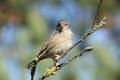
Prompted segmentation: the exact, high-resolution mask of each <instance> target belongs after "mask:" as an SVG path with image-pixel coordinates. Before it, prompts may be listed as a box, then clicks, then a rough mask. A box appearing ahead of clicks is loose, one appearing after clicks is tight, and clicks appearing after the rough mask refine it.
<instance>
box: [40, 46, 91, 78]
mask: <svg viewBox="0 0 120 80" xmlns="http://www.w3.org/2000/svg"><path fill="white" fill-rule="evenodd" d="M91 50H93V48H92V47H90V46H88V47H86V48H84V49H83V50H82V51H81V52H80V53H79V54H78V55H76V56H74V57H72V58H71V59H68V60H67V61H65V62H64V63H62V64H59V65H57V66H53V67H52V68H50V69H48V70H47V72H46V73H44V74H43V75H42V76H41V77H40V78H39V80H44V79H45V78H47V77H49V76H51V75H55V74H56V71H59V70H61V67H63V66H64V65H66V64H68V63H70V62H72V61H73V60H75V59H77V58H78V57H80V56H82V55H83V54H84V53H85V52H87V51H91Z"/></svg>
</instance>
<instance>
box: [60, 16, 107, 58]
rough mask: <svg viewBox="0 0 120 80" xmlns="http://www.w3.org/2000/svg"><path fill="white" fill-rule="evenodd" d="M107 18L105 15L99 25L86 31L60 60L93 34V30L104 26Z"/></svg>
mask: <svg viewBox="0 0 120 80" xmlns="http://www.w3.org/2000/svg"><path fill="white" fill-rule="evenodd" d="M105 19H106V17H104V18H103V19H102V20H101V22H100V23H99V24H98V25H94V27H93V28H92V29H90V30H89V31H88V32H87V33H85V34H84V35H83V36H82V37H81V38H80V40H79V41H77V42H76V43H75V44H74V45H73V46H72V47H70V48H69V49H68V50H67V51H66V52H64V53H63V55H62V56H61V57H60V58H59V60H61V59H62V58H63V57H64V56H65V55H66V54H67V53H68V52H69V51H70V50H71V49H72V48H74V47H75V46H76V45H77V44H79V43H80V42H83V40H84V39H85V38H86V37H87V36H89V35H91V34H92V33H93V32H95V31H96V30H98V29H100V28H102V27H103V26H104V25H105V24H106V22H105Z"/></svg>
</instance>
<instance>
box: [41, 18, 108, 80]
mask: <svg viewBox="0 0 120 80" xmlns="http://www.w3.org/2000/svg"><path fill="white" fill-rule="evenodd" d="M105 19H106V18H105V17H104V18H103V19H102V20H101V22H100V23H99V25H95V26H94V27H93V28H92V29H90V30H89V31H88V32H87V33H85V34H84V35H83V36H82V37H81V38H80V40H79V41H77V42H76V43H75V44H74V45H73V46H72V47H71V48H70V49H68V50H67V51H66V52H64V53H63V55H62V57H61V59H62V58H63V57H64V55H66V54H67V53H68V52H69V51H70V50H71V49H72V48H74V47H75V46H76V45H77V44H78V43H80V42H82V41H83V40H84V39H85V38H86V37H87V36H89V35H91V34H92V33H93V32H95V31H96V30H98V29H100V28H102V27H103V26H104V24H106V22H105ZM89 50H90V51H91V50H92V48H91V47H87V48H85V49H84V50H82V51H81V53H80V54H79V55H77V56H74V57H73V58H71V59H69V60H67V61H66V62H64V63H62V64H60V65H58V66H59V67H63V66H64V65H66V64H68V63H69V62H71V61H73V60H74V59H76V58H77V57H78V56H82V54H83V53H85V52H86V51H89ZM58 66H54V65H53V66H52V67H51V70H52V71H54V72H56V71H58V70H60V68H57V67H58ZM51 75H54V74H52V73H51V74H49V72H46V73H44V74H43V75H42V76H41V77H40V78H39V80H44V79H45V78H47V77H49V76H51Z"/></svg>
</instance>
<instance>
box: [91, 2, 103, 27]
mask: <svg viewBox="0 0 120 80" xmlns="http://www.w3.org/2000/svg"><path fill="white" fill-rule="evenodd" d="M102 2H103V0H100V1H99V4H98V7H97V11H96V15H95V17H94V20H93V26H92V27H94V25H96V22H97V20H98V15H99V13H100V9H101V6H102Z"/></svg>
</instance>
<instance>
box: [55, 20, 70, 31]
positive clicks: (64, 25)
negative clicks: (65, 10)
mask: <svg viewBox="0 0 120 80" xmlns="http://www.w3.org/2000/svg"><path fill="white" fill-rule="evenodd" d="M68 29H70V24H69V23H68V21H67V20H59V21H58V24H57V29H56V30H57V31H59V32H62V31H65V30H68Z"/></svg>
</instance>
